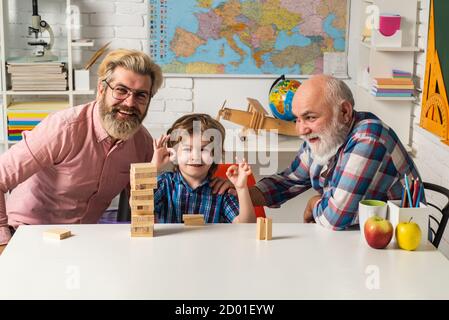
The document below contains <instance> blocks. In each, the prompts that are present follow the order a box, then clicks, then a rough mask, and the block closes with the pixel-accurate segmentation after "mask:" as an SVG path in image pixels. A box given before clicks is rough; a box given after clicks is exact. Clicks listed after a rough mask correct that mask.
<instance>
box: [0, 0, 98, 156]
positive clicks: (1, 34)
mask: <svg viewBox="0 0 449 320" xmlns="http://www.w3.org/2000/svg"><path fill="white" fill-rule="evenodd" d="M15 1H16V2H18V1H19V0H15ZM54 1H55V2H59V3H65V6H66V7H67V8H71V2H72V1H71V0H65V1H63V2H60V0H54ZM10 2H11V0H0V64H1V66H0V83H1V85H2V86H1V87H0V101H2V104H0V106H1V110H0V111H1V112H0V123H1V125H0V130H1V134H0V145H3V147H4V150H5V149H7V148H9V146H10V145H13V144H15V143H17V141H8V140H7V137H8V130H7V110H8V106H9V105H10V104H11V103H12V102H13V101H14V100H15V99H17V98H19V97H24V99H32V96H37V97H45V96H47V97H49V99H55V97H60V98H59V99H61V100H65V101H67V102H68V105H69V107H73V106H74V101H75V97H80V96H83V95H86V96H89V95H92V96H93V95H94V94H95V90H94V88H92V89H91V90H76V89H75V88H74V86H73V80H74V79H73V77H74V72H73V68H74V62H73V54H72V50H73V49H75V50H77V51H78V52H79V50H81V49H83V48H88V47H93V46H94V40H90V39H89V40H87V41H86V40H80V41H72V33H71V29H68V30H67V29H66V30H64V31H63V37H64V38H63V39H65V38H66V40H64V41H66V49H64V50H67V57H64V61H65V62H66V68H67V90H65V91H14V90H10V89H9V84H8V81H7V80H8V78H7V73H6V72H7V70H6V65H5V64H6V61H7V59H6V57H8V56H10V55H9V54H8V53H9V48H10V45H11V44H9V43H8V37H7V35H8V33H7V32H8V31H7V30H8V27H9V24H10V21H9V19H8V17H9V15H10V12H9V8H8V5H9V3H10ZM30 9H31V1H30ZM66 12H70V10H66ZM39 13H40V12H39ZM42 19H44V20H46V19H47V18H46V15H45V14H42ZM49 19H50V18H49ZM68 20H69V19H68ZM30 23H31V14H30ZM48 23H49V24H50V25H52V24H53V21H51V20H48ZM24 28H25V27H24Z"/></svg>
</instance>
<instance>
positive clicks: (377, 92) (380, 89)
mask: <svg viewBox="0 0 449 320" xmlns="http://www.w3.org/2000/svg"><path fill="white" fill-rule="evenodd" d="M414 90H415V86H414V84H413V81H412V79H411V78H374V80H373V87H372V88H371V94H372V95H373V96H375V97H396V98H398V97H412V96H413V94H414Z"/></svg>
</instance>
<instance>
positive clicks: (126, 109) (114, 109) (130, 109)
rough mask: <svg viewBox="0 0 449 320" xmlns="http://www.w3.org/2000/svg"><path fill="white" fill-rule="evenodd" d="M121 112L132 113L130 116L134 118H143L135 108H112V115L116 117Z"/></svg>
mask: <svg viewBox="0 0 449 320" xmlns="http://www.w3.org/2000/svg"><path fill="white" fill-rule="evenodd" d="M119 111H123V112H127V113H131V114H130V116H134V117H136V118H138V119H141V118H142V113H141V112H140V111H139V110H138V109H136V108H133V107H131V108H130V107H123V106H114V107H112V108H111V113H113V114H114V115H115V114H116V113H117V112H119Z"/></svg>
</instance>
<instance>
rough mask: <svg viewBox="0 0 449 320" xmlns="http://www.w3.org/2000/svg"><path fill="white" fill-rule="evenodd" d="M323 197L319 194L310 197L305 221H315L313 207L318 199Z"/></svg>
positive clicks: (305, 212) (305, 211)
mask: <svg viewBox="0 0 449 320" xmlns="http://www.w3.org/2000/svg"><path fill="white" fill-rule="evenodd" d="M320 199H321V195H320V194H317V195H316V196H313V197H311V198H310V199H309V201H308V202H307V206H306V209H305V210H304V223H314V222H315V220H314V219H313V214H312V213H313V208H314V207H315V204H316V203H317V202H318V200H320Z"/></svg>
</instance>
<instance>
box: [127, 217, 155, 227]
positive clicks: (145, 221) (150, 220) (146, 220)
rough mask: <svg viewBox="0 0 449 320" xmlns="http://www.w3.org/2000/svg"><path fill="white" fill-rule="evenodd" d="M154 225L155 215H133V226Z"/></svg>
mask: <svg viewBox="0 0 449 320" xmlns="http://www.w3.org/2000/svg"><path fill="white" fill-rule="evenodd" d="M153 225H154V215H136V214H134V215H132V216H131V227H151V226H153Z"/></svg>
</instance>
